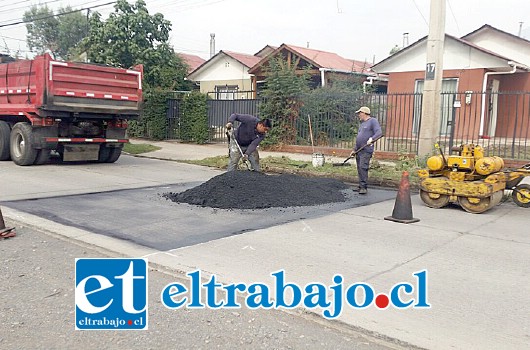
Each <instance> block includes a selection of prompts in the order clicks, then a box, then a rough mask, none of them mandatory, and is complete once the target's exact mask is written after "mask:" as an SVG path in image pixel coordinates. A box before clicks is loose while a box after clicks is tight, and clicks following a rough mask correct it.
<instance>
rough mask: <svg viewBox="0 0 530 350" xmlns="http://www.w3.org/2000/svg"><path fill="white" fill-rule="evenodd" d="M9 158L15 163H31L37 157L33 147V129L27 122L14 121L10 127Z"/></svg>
mask: <svg viewBox="0 0 530 350" xmlns="http://www.w3.org/2000/svg"><path fill="white" fill-rule="evenodd" d="M10 145H11V160H13V162H15V164H17V165H22V166H24V165H32V164H33V163H34V162H35V159H36V158H37V149H35V148H34V147H33V129H32V127H31V125H30V124H28V123H16V124H15V126H13V129H11V137H10Z"/></svg>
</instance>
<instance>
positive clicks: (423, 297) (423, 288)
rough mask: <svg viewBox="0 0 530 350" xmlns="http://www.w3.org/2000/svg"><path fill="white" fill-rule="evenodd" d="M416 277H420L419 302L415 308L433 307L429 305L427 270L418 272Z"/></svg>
mask: <svg viewBox="0 0 530 350" xmlns="http://www.w3.org/2000/svg"><path fill="white" fill-rule="evenodd" d="M414 276H416V277H418V302H417V303H416V305H414V307H426V308H429V307H431V305H430V304H429V303H427V270H423V271H420V272H416V273H415V274H414Z"/></svg>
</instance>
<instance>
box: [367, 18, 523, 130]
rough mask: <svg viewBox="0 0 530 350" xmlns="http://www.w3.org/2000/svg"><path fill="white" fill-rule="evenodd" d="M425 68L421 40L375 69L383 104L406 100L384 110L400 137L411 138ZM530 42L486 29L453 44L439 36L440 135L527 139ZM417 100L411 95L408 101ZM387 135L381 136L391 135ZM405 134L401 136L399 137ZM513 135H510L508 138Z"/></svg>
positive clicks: (452, 39)
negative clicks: (382, 77)
mask: <svg viewBox="0 0 530 350" xmlns="http://www.w3.org/2000/svg"><path fill="white" fill-rule="evenodd" d="M426 62H427V37H424V38H422V39H420V40H418V41H417V42H415V43H413V44H411V45H410V46H408V47H406V48H404V49H402V50H400V51H398V52H396V53H395V54H393V55H391V56H389V57H388V58H386V59H384V60H382V61H380V62H378V63H376V64H375V65H374V66H373V67H372V70H373V71H374V72H377V73H379V74H387V75H388V93H389V98H391V96H392V94H410V96H411V99H412V100H411V101H404V100H403V101H402V103H394V104H393V105H392V108H390V107H389V108H388V109H387V111H386V113H387V115H386V116H384V118H387V117H388V116H389V115H392V117H393V120H394V121H395V124H394V126H395V125H397V124H398V123H399V124H400V125H401V126H400V133H402V135H404V136H407V135H408V136H411V135H417V133H418V128H419V124H420V115H421V93H422V92H423V84H424V79H425V67H426ZM528 91H530V41H528V40H526V39H523V38H520V37H517V36H515V35H512V34H509V33H506V32H503V31H501V30H499V29H496V28H494V27H492V26H490V25H484V26H482V27H480V28H479V29H477V30H475V31H473V32H471V33H469V34H467V35H464V36H463V37H461V38H457V37H454V36H451V35H447V34H446V35H445V40H444V53H443V82H442V117H441V125H440V128H441V135H444V134H447V135H449V134H452V136H454V137H457V138H460V139H466V138H468V139H469V138H470V139H477V138H492V137H512V136H515V137H522V138H527V137H530V130H529V129H530V126H529V125H528V124H529V118H528V109H529V103H530V101H529V100H528V97H527V96H526V95H527V94H526V95H525V94H520V92H528ZM413 94H417V95H413ZM387 127H390V128H389V129H390V131H387V136H389V135H391V134H394V136H396V135H395V134H396V133H397V129H395V131H392V126H391V125H387ZM403 130H405V132H404V131H403ZM514 130H516V133H515V134H514Z"/></svg>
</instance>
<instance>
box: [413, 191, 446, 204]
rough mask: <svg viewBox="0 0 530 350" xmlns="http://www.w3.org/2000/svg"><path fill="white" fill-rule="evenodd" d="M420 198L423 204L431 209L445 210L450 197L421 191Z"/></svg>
mask: <svg viewBox="0 0 530 350" xmlns="http://www.w3.org/2000/svg"><path fill="white" fill-rule="evenodd" d="M420 198H421V200H422V201H423V203H425V204H427V206H428V207H431V208H443V207H445V206H446V205H447V204H449V196H448V195H446V194H439V193H430V192H427V191H424V190H420Z"/></svg>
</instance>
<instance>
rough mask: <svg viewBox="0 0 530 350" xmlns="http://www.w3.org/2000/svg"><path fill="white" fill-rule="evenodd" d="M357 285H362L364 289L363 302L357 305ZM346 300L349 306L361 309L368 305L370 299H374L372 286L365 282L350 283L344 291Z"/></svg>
mask: <svg viewBox="0 0 530 350" xmlns="http://www.w3.org/2000/svg"><path fill="white" fill-rule="evenodd" d="M357 287H362V288H363V289H364V303H362V304H361V305H358V304H357V300H356V299H357V298H356V295H355V294H356V290H357ZM346 300H347V301H348V304H350V305H351V306H353V307H356V308H359V309H363V308H365V307H368V306H369V305H370V304H371V303H372V301H374V289H373V288H372V286H370V285H369V284H366V283H356V284H352V285H351V286H349V287H348V290H347V291H346Z"/></svg>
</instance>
